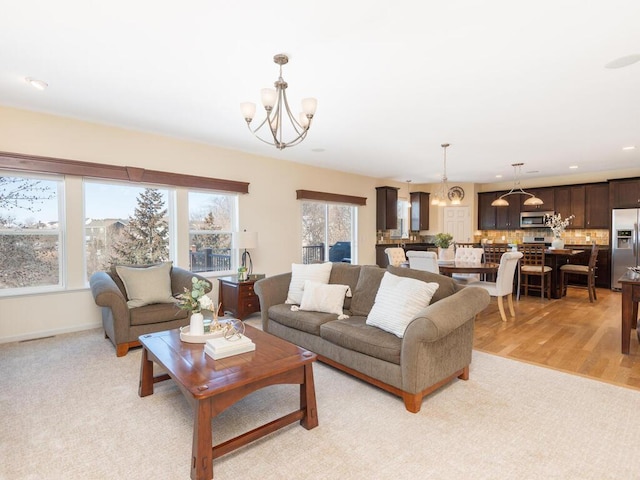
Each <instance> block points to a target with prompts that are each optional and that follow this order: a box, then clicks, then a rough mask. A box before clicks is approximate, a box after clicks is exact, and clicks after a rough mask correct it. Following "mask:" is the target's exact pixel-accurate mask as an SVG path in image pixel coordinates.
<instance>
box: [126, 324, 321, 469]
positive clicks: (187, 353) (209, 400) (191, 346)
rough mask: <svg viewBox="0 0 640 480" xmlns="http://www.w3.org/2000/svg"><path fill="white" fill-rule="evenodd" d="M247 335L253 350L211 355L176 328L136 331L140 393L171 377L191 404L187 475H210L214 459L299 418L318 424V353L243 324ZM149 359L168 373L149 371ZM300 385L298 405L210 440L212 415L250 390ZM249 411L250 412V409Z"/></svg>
mask: <svg viewBox="0 0 640 480" xmlns="http://www.w3.org/2000/svg"><path fill="white" fill-rule="evenodd" d="M245 335H246V336H247V337H249V338H250V339H251V340H253V342H254V343H255V344H256V349H255V351H253V352H248V353H242V354H240V355H234V356H231V357H227V358H223V359H220V360H213V359H212V358H211V357H210V356H208V355H206V354H205V353H204V344H201V343H186V342H183V341H181V340H180V331H179V330H169V331H165V332H158V333H153V334H150V335H142V336H140V343H141V344H142V347H143V350H142V362H141V365H140V386H139V390H138V394H139V395H140V396H141V397H145V396H147V395H151V394H152V393H153V384H154V383H157V382H160V381H163V380H168V379H169V378H172V379H173V380H174V381H175V382H176V383H177V385H178V386H179V387H180V389H181V390H182V393H184V395H185V396H186V398H187V400H189V403H191V405H192V406H193V410H194V422H193V446H192V458H191V478H192V479H194V480H196V479H197V480H205V479H206V480H208V479H211V478H213V459H214V458H218V457H220V456H222V455H225V454H227V453H229V452H231V451H232V450H235V449H236V448H239V447H242V446H244V445H246V444H248V443H249V442H252V441H253V440H257V439H258V438H261V437H263V436H265V435H268V434H269V433H272V432H274V431H275V430H277V429H279V428H282V427H284V426H286V425H289V424H291V423H293V422H295V421H297V420H300V424H301V425H302V426H303V427H304V428H306V429H307V430H310V429H312V428H314V427H317V426H318V414H317V410H316V394H315V389H314V385H313V362H314V361H315V360H316V355H315V354H314V353H311V352H309V351H307V350H304V349H302V348H300V347H297V346H295V345H293V344H291V343H289V342H287V341H285V340H282V339H280V338H277V337H274V336H273V335H270V334H268V333H264V332H262V331H261V330H258V329H256V328H252V327H250V326H248V325H247V327H246V331H245ZM153 363H157V364H158V365H161V366H162V367H164V368H165V369H166V370H167V372H168V374H162V375H158V376H155V377H154V375H153ZM283 383H284V384H299V385H300V409H299V410H296V411H294V412H291V413H289V414H287V415H285V416H283V417H280V418H278V419H276V420H273V421H272V422H269V423H267V424H265V425H262V426H260V427H258V428H255V429H253V430H251V431H249V432H246V433H243V434H242V435H239V436H237V437H235V438H232V439H230V440H227V441H225V442H223V443H220V444H218V445H212V443H213V440H212V431H211V420H212V419H213V417H215V416H216V415H218V414H219V413H221V412H223V411H224V410H225V409H226V408H228V407H229V406H231V405H233V404H234V403H235V402H237V401H238V400H240V399H242V398H243V397H245V396H247V395H248V394H250V393H252V392H254V391H256V390H259V389H261V388H264V387H267V386H269V385H275V384H283ZM248 414H249V413H248Z"/></svg>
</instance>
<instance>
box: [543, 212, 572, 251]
mask: <svg viewBox="0 0 640 480" xmlns="http://www.w3.org/2000/svg"><path fill="white" fill-rule="evenodd" d="M574 218H575V215H569V216H568V217H567V218H565V219H564V220H563V219H562V215H560V214H559V213H555V214H553V215H549V214H545V216H544V225H545V226H546V227H549V228H550V229H551V231H552V232H553V241H552V242H551V248H552V249H554V250H562V249H563V248H564V239H563V238H562V234H563V233H564V231H565V229H566V228H567V227H568V226H569V224H570V223H571V220H573V219H574Z"/></svg>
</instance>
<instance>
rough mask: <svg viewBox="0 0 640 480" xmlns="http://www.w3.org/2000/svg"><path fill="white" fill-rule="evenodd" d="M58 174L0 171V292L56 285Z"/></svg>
mask: <svg viewBox="0 0 640 480" xmlns="http://www.w3.org/2000/svg"><path fill="white" fill-rule="evenodd" d="M63 191H64V189H63V180H62V178H61V177H52V176H41V175H22V174H16V175H13V174H8V172H3V176H0V264H1V265H2V269H1V270H0V295H9V294H16V293H31V292H41V291H46V290H53V289H57V288H62V287H63V284H64V280H63V275H62V271H63V270H62V260H63V257H64V255H63V245H64V242H63V238H62V232H63V231H64V225H61V223H62V222H61V220H62V218H63V216H62V215H61V211H62V208H61V205H63Z"/></svg>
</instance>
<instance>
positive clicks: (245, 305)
mask: <svg viewBox="0 0 640 480" xmlns="http://www.w3.org/2000/svg"><path fill="white" fill-rule="evenodd" d="M261 278H264V275H251V277H250V279H249V280H245V281H242V282H241V281H239V280H238V277H237V276H235V275H232V276H229V277H220V278H219V279H218V282H219V285H220V291H219V294H218V296H219V299H218V301H219V302H220V303H221V307H220V310H221V312H219V313H220V314H224V313H225V312H229V313H231V314H232V315H233V316H234V317H235V318H239V319H240V320H242V319H244V318H245V317H247V316H248V315H250V314H252V313H255V312H259V311H260V300H259V299H258V295H256V293H255V292H254V290H253V286H254V284H255V283H256V281H257V280H260V279H261Z"/></svg>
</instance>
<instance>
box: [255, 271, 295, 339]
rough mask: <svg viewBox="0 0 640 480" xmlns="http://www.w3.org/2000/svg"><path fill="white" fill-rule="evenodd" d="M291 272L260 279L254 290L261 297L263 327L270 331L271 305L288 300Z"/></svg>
mask: <svg viewBox="0 0 640 480" xmlns="http://www.w3.org/2000/svg"><path fill="white" fill-rule="evenodd" d="M290 283H291V272H289V273H282V274H280V275H274V276H273V277H267V278H263V279H260V280H258V281H257V282H256V283H255V285H254V287H253V288H254V291H255V292H256V294H257V295H258V298H259V299H260V314H261V316H262V329H263V330H264V331H265V332H268V331H269V307H271V306H273V305H280V304H282V303H284V302H285V301H286V300H287V295H288V293H289V284H290Z"/></svg>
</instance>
